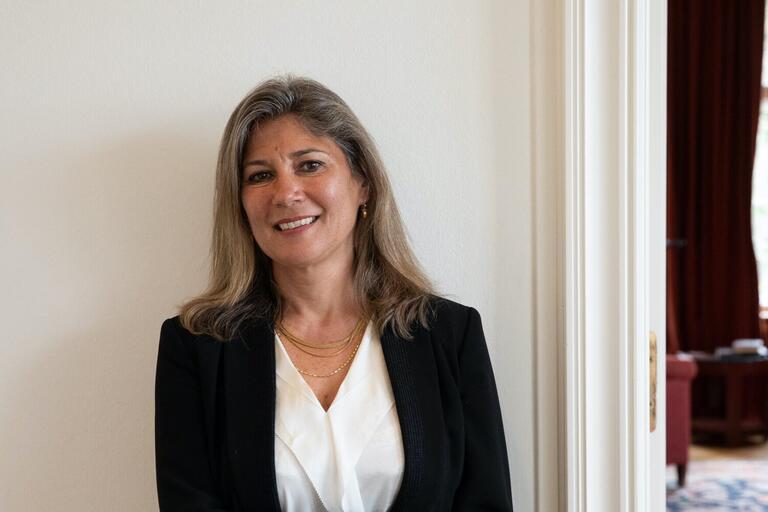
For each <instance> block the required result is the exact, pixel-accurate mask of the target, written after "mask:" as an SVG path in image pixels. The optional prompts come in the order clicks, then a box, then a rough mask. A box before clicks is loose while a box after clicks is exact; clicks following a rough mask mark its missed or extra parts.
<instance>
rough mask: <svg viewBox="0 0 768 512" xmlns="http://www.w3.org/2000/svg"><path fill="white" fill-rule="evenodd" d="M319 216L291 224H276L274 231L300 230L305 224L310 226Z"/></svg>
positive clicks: (305, 218)
mask: <svg viewBox="0 0 768 512" xmlns="http://www.w3.org/2000/svg"><path fill="white" fill-rule="evenodd" d="M318 217H319V215H316V216H312V217H304V218H303V219H299V220H294V221H293V222H285V223H283V224H277V225H275V229H277V230H278V231H290V230H292V229H296V228H300V227H301V226H306V225H307V224H312V223H314V222H315V221H316V220H317V219H318Z"/></svg>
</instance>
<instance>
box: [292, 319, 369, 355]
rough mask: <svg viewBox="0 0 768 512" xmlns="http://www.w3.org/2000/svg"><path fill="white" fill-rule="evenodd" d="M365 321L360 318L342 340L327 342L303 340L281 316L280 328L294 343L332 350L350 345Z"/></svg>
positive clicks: (316, 348)
mask: <svg viewBox="0 0 768 512" xmlns="http://www.w3.org/2000/svg"><path fill="white" fill-rule="evenodd" d="M362 323H363V318H362V317H361V318H360V320H358V321H357V323H356V324H355V326H354V327H353V328H352V332H350V333H349V334H347V335H346V336H344V337H343V338H342V339H340V340H336V341H329V342H327V343H310V342H308V341H305V340H302V339H301V338H299V337H298V336H296V335H295V334H293V333H292V332H290V331H289V330H288V329H287V328H286V327H285V324H283V319H282V318H280V322H279V323H278V326H277V328H278V330H279V331H280V332H281V333H283V334H284V335H285V337H286V338H288V339H290V340H291V341H292V342H293V343H294V344H296V345H301V346H302V347H306V348H313V349H315V350H330V349H333V348H338V347H341V346H345V348H346V345H349V342H350V340H351V339H352V337H353V336H354V335H355V333H356V332H357V331H358V329H360V325H361V324H362Z"/></svg>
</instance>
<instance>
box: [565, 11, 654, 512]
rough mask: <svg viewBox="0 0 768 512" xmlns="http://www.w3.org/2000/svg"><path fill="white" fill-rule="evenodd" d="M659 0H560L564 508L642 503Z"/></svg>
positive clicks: (646, 478)
mask: <svg viewBox="0 0 768 512" xmlns="http://www.w3.org/2000/svg"><path fill="white" fill-rule="evenodd" d="M662 2H663V0H566V2H565V20H564V35H565V40H564V56H565V58H564V67H565V81H564V83H565V108H564V118H565V131H564V136H565V141H564V146H565V158H564V160H565V162H564V163H565V169H564V180H563V183H564V198H563V201H564V204H565V212H564V218H563V219H562V223H563V226H564V230H565V247H564V256H565V259H564V265H563V270H564V282H565V283H564V295H563V305H564V308H565V324H564V347H563V350H562V354H563V356H564V357H563V360H562V361H563V369H564V373H565V379H564V383H563V384H564V386H563V388H562V397H563V399H564V403H563V404H562V405H561V410H563V411H564V412H565V417H566V420H565V425H564V426H565V431H564V433H563V434H562V437H561V453H564V454H565V456H566V475H565V483H564V484H562V483H561V489H563V490H562V491H561V492H562V493H563V494H564V497H565V500H564V502H565V510H568V511H579V512H585V511H587V510H589V511H592V510H619V511H637V512H645V511H647V510H650V509H649V506H650V503H651V501H650V500H649V495H650V494H649V491H650V489H649V486H650V484H651V482H653V481H654V479H653V478H651V476H650V467H649V455H648V454H649V449H650V448H651V442H650V432H649V414H648V403H649V390H648V378H647V375H648V366H649V364H648V356H649V354H648V335H649V331H650V328H649V306H648V300H649V297H648V281H649V279H650V278H651V277H652V276H651V274H650V273H649V255H650V253H649V250H650V248H651V246H650V245H649V225H648V219H649V213H650V205H649V179H650V173H649V165H650V163H651V162H652V157H655V160H653V161H654V163H655V164H657V165H658V163H659V162H658V160H659V158H658V157H659V152H658V151H655V152H652V144H656V145H658V144H663V143H664V141H663V137H664V135H663V133H662V135H659V134H654V133H652V131H651V127H652V122H654V124H655V125H658V124H659V123H658V120H659V116H658V112H653V108H658V106H659V105H658V104H652V101H651V100H652V99H653V100H654V101H656V103H658V98H655V97H652V96H651V90H652V87H653V86H658V82H657V80H659V72H660V70H659V69H658V67H651V63H650V59H649V55H650V51H651V47H652V38H651V34H652V31H653V30H652V29H654V28H658V27H654V26H653V25H654V23H655V24H656V25H658V23H659V21H660V20H659V19H657V18H658V17H654V18H651V16H650V13H651V12H654V13H658V9H659V4H660V3H662ZM662 7H663V5H662ZM652 9H653V11H652ZM662 79H663V77H662ZM654 80H656V82H654ZM662 106H663V105H662ZM652 114H655V117H654V116H652ZM655 128H656V129H658V126H655ZM655 149H658V148H657V147H656V148H655ZM662 165H663V164H662ZM657 201H659V199H657ZM661 201H662V203H661V204H663V199H661ZM660 368H663V366H660ZM660 378H663V374H660ZM561 510H562V507H561Z"/></svg>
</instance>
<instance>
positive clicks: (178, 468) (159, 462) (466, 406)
mask: <svg viewBox="0 0 768 512" xmlns="http://www.w3.org/2000/svg"><path fill="white" fill-rule="evenodd" d="M434 311H435V315H434V317H433V320H432V322H431V324H430V329H429V330H426V329H424V328H422V327H418V328H417V329H416V330H415V335H414V338H413V339H411V340H405V339H402V338H400V337H398V336H397V335H396V334H395V333H394V331H393V330H392V329H391V328H387V329H386V330H385V332H384V333H383V335H382V337H381V345H382V349H383V351H384V357H385V359H386V364H387V369H388V371H389V377H390V380H391V382H392V390H393V392H394V397H395V406H396V408H397V414H398V417H399V420H400V428H401V431H402V436H403V448H404V454H405V469H404V474H403V480H402V484H401V486H400V490H399V493H398V495H397V498H396V499H395V502H394V504H393V506H392V508H391V510H395V511H399V510H403V511H411V510H414V511H426V510H440V511H442V510H471V511H480V510H505V511H506V510H512V496H511V490H510V481H509V465H508V462H507V449H506V444H505V441H504V430H503V427H502V423H501V412H500V410H499V400H498V396H497V393H496V384H495V382H494V378H493V373H492V370H491V364H490V360H489V357H488V349H487V348H486V344H485V338H484V336H483V330H482V326H481V323H480V315H479V314H478V313H477V311H475V310H474V309H472V308H468V307H466V306H462V305H461V304H457V303H455V302H452V301H449V300H446V299H436V301H435V303H434ZM274 347H275V345H274V331H273V327H272V325H271V324H269V323H267V322H261V321H254V322H251V323H249V324H248V325H247V326H246V327H244V328H243V329H241V332H240V333H239V335H238V336H236V337H235V338H233V339H232V340H229V341H228V342H224V343H222V342H219V341H216V340H215V339H213V338H211V337H209V336H204V335H203V336H194V335H192V334H190V333H189V332H188V331H187V330H185V329H184V328H183V327H181V325H180V323H179V319H178V317H174V318H171V319H168V320H166V321H165V322H164V323H163V326H162V330H161V333H160V348H159V355H158V361H157V374H156V382H155V456H156V469H157V492H158V497H159V502H160V509H161V510H164V511H209V512H210V511H228V512H246V511H266V510H280V503H279V500H278V495H277V487H276V483H275V463H274V442H275V441H274V436H275V433H274V420H275V351H274Z"/></svg>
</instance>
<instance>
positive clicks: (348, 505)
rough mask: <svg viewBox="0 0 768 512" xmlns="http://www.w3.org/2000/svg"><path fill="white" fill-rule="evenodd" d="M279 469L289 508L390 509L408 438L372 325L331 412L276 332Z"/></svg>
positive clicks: (282, 499)
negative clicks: (325, 407)
mask: <svg viewBox="0 0 768 512" xmlns="http://www.w3.org/2000/svg"><path fill="white" fill-rule="evenodd" d="M275 356H276V369H277V379H276V382H277V401H276V408H275V470H276V474H277V491H278V495H279V498H280V506H281V508H282V509H283V510H284V511H285V512H293V511H302V512H303V511H325V510H327V511H331V512H336V511H345V512H353V511H354V512H357V511H367V510H377V511H378V510H386V509H387V508H389V507H390V506H391V505H392V503H393V502H394V500H395V497H396V495H397V492H398V490H399V489H400V482H401V480H402V477H403V468H404V456H403V441H402V436H401V433H400V424H399V422H398V417H397V410H396V409H395V400H394V396H393V394H392V386H391V384H390V381H389V374H388V373H387V367H386V363H385V361H384V353H383V352H382V350H381V341H380V340H379V337H378V336H377V335H376V333H375V330H374V328H373V326H372V324H369V325H368V327H367V328H366V330H365V334H364V335H363V339H362V341H361V342H360V348H359V349H358V351H357V354H356V356H355V359H354V360H353V361H352V364H351V366H350V368H349V371H348V372H347V376H346V377H345V378H344V381H343V382H342V383H341V386H340V387H339V391H338V393H337V394H336V397H335V398H334V400H333V403H332V404H331V406H330V407H329V408H328V411H327V412H326V411H325V410H324V409H323V407H322V406H321V405H320V402H319V401H318V399H317V397H316V396H315V394H314V392H313V391H312V388H310V387H309V384H307V382H306V381H305V380H304V378H303V377H302V376H301V374H300V373H299V372H298V371H297V370H296V367H295V366H294V365H293V362H292V361H291V358H290V356H289V355H288V353H287V352H286V351H285V348H284V347H283V344H282V342H281V341H280V339H279V337H278V336H275Z"/></svg>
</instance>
